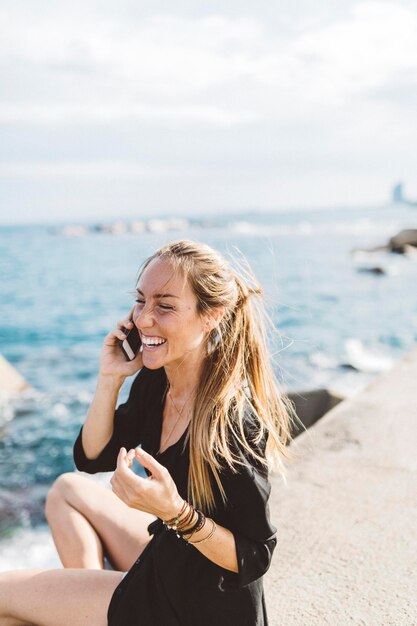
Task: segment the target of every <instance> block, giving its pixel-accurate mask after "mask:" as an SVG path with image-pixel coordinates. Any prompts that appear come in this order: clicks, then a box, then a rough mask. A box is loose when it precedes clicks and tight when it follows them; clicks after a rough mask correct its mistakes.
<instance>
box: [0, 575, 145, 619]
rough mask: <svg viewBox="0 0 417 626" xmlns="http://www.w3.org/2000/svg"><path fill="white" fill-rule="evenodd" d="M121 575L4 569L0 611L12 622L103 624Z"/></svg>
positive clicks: (0, 591)
mask: <svg viewBox="0 0 417 626" xmlns="http://www.w3.org/2000/svg"><path fill="white" fill-rule="evenodd" d="M121 578H122V572H109V571H105V570H87V569H60V570H30V571H15V572H4V573H1V574H0V612H1V615H3V616H4V615H5V614H7V615H8V616H10V617H13V618H14V619H15V620H16V624H33V625H36V626H87V625H88V626H107V609H108V606H109V604H110V600H111V597H112V595H113V592H114V590H115V588H116V587H117V585H118V584H119V582H120V580H121ZM1 615H0V622H1ZM138 626H139V623H138Z"/></svg>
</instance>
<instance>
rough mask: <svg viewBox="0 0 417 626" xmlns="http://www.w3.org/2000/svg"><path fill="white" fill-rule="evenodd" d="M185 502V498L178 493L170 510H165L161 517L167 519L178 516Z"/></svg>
mask: <svg viewBox="0 0 417 626" xmlns="http://www.w3.org/2000/svg"><path fill="white" fill-rule="evenodd" d="M184 503H185V500H184V498H181V496H180V495H179V494H178V496H177V498H176V499H175V502H174V503H173V504H172V507H171V508H170V510H169V511H165V512H164V514H163V516H162V518H161V519H162V520H164V521H166V520H169V519H173V518H176V517H178V516H179V515H180V512H181V509H182V508H183V506H184Z"/></svg>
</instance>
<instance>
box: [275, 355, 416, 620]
mask: <svg viewBox="0 0 417 626" xmlns="http://www.w3.org/2000/svg"><path fill="white" fill-rule="evenodd" d="M291 449H292V450H293V451H294V452H296V454H297V456H298V457H299V458H298V459H297V460H296V461H294V462H292V463H290V464H288V463H287V468H288V470H287V486H285V484H284V483H283V481H282V479H281V477H280V476H278V475H277V474H275V475H273V476H272V477H271V482H272V493H271V500H270V509H271V517H272V520H273V522H274V524H275V525H276V527H277V529H278V533H277V534H278V544H277V547H276V550H275V553H274V557H273V561H272V566H271V568H270V570H269V572H268V573H267V574H266V576H265V589H266V598H267V607H268V615H269V619H270V626H322V625H324V624H331V625H332V626H345V625H349V626H352V625H355V626H356V625H357V626H391V625H396V626H416V625H417V515H416V511H417V480H416V477H417V472H416V470H417V349H414V350H413V351H412V352H410V353H409V354H408V355H407V356H406V357H404V358H403V359H402V360H401V361H399V362H398V363H397V364H396V365H395V366H394V368H393V369H392V370H390V371H389V372H386V373H384V374H383V375H381V376H380V377H378V378H377V379H376V380H374V381H373V383H372V384H371V385H370V386H369V387H367V388H366V389H365V390H363V391H362V392H361V393H359V394H358V395H357V396H355V397H354V398H351V399H348V400H345V401H344V402H342V403H341V404H339V405H338V406H336V407H335V408H334V409H332V410H331V411H330V412H329V413H327V414H326V415H325V416H324V417H323V418H322V419H321V420H319V421H318V422H316V423H315V424H314V425H313V426H312V427H311V428H310V429H309V430H308V431H307V432H304V433H303V434H301V435H300V436H299V437H298V438H297V439H296V440H295V441H294V442H293V444H292V445H291Z"/></svg>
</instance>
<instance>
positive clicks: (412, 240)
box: [388, 228, 417, 254]
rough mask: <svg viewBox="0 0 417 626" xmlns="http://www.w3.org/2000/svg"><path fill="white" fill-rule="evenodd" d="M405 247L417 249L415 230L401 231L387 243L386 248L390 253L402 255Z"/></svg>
mask: <svg viewBox="0 0 417 626" xmlns="http://www.w3.org/2000/svg"><path fill="white" fill-rule="evenodd" d="M406 246H413V247H417V229H416V228H414V229H408V230H402V231H400V232H399V233H398V234H397V235H394V237H391V239H390V240H389V242H388V247H389V249H390V251H391V252H397V253H399V254H404V252H406Z"/></svg>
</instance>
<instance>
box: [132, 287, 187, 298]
mask: <svg viewBox="0 0 417 626" xmlns="http://www.w3.org/2000/svg"><path fill="white" fill-rule="evenodd" d="M136 291H137V293H140V295H141V296H144V295H145V294H144V293H143V291H141V290H140V289H136ZM178 297H179V296H174V295H173V294H172V293H156V294H155V295H154V298H178Z"/></svg>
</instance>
